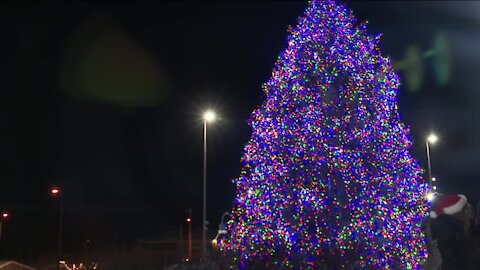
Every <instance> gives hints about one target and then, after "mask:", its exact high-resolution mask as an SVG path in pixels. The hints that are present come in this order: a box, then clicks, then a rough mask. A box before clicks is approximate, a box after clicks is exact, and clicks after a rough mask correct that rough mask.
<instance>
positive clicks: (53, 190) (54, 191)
mask: <svg viewBox="0 0 480 270" xmlns="http://www.w3.org/2000/svg"><path fill="white" fill-rule="evenodd" d="M50 194H51V195H52V196H53V197H58V198H59V199H60V213H59V215H58V216H59V217H58V255H57V256H58V258H57V269H58V270H60V261H61V259H62V231H63V194H62V192H61V190H60V188H58V187H52V188H51V189H50Z"/></svg>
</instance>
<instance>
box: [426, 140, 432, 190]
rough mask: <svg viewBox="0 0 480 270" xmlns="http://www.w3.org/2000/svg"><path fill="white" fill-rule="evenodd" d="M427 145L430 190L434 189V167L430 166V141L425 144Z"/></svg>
mask: <svg viewBox="0 0 480 270" xmlns="http://www.w3.org/2000/svg"><path fill="white" fill-rule="evenodd" d="M425 144H426V145H427V163H428V184H429V185H430V190H431V189H432V167H431V165H430V147H429V145H428V141H426V142H425Z"/></svg>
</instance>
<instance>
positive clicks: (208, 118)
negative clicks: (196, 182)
mask: <svg viewBox="0 0 480 270" xmlns="http://www.w3.org/2000/svg"><path fill="white" fill-rule="evenodd" d="M214 120H215V113H214V112H212V111H207V112H205V113H204V114H203V220H202V259H203V260H205V257H206V254H207V122H212V121H214Z"/></svg>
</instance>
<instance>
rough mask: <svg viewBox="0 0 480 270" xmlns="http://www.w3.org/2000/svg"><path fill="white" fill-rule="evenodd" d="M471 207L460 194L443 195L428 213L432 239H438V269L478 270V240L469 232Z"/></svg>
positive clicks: (479, 253) (479, 259)
mask: <svg viewBox="0 0 480 270" xmlns="http://www.w3.org/2000/svg"><path fill="white" fill-rule="evenodd" d="M472 214H473V211H472V207H471V206H470V205H469V204H468V203H467V198H466V197H465V196H464V195H444V196H442V197H441V198H439V199H438V201H437V203H436V207H435V208H434V209H433V211H432V212H431V213H430V217H431V220H430V225H431V234H432V238H433V239H434V240H436V241H437V242H438V248H439V250H440V254H441V256H442V268H441V269H442V270H468V269H479V267H480V252H478V251H477V250H476V245H477V244H478V240H477V239H475V238H474V237H472V236H471V235H470V234H469V230H470V226H471V223H470V221H471V217H472Z"/></svg>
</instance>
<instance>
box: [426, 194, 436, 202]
mask: <svg viewBox="0 0 480 270" xmlns="http://www.w3.org/2000/svg"><path fill="white" fill-rule="evenodd" d="M433 199H435V193H433V192H429V193H428V194H427V201H429V202H432V201H433Z"/></svg>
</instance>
